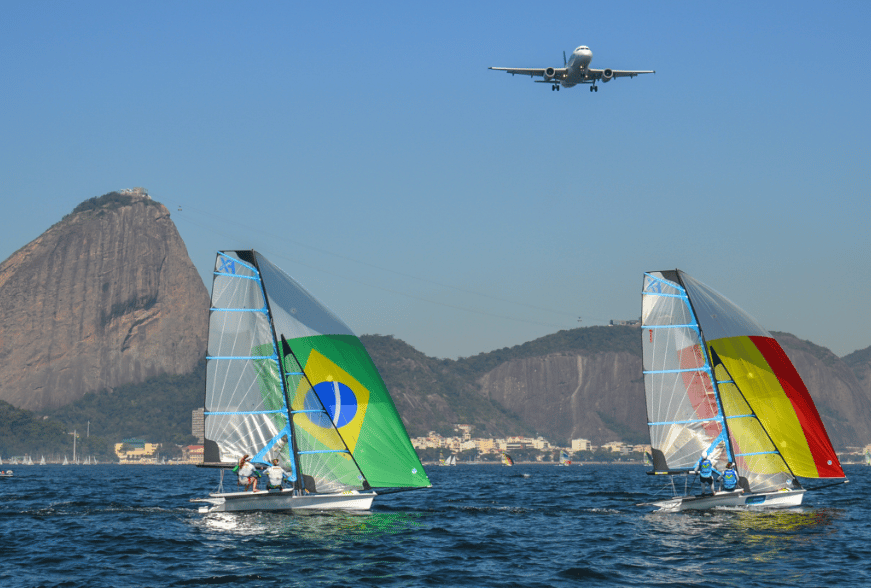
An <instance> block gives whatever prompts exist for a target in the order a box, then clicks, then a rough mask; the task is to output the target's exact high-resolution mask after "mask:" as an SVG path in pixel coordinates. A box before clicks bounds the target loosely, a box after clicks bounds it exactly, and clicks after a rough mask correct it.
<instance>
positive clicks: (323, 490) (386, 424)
mask: <svg viewBox="0 0 871 588" xmlns="http://www.w3.org/2000/svg"><path fill="white" fill-rule="evenodd" d="M204 415H205V443H204V449H203V452H204V458H203V462H204V463H203V466H205V467H209V466H211V467H221V468H229V467H233V466H234V465H236V464H237V463H238V462H239V460H240V458H242V457H243V456H244V455H246V454H247V455H250V456H251V458H250V460H251V462H252V463H253V464H254V465H255V466H266V465H271V461H272V460H273V459H278V460H279V465H280V466H281V467H282V469H284V471H285V476H286V479H287V481H288V482H289V484H290V487H286V488H282V489H280V490H272V491H268V492H267V491H261V490H258V491H257V492H224V491H223V483H222V484H221V486H220V487H219V489H218V491H217V492H214V493H211V494H210V495H209V496H208V497H207V498H197V499H194V501H195V502H205V503H208V504H209V505H210V506H204V507H202V508H200V512H216V511H245V510H288V509H316V510H326V509H349V510H367V509H369V508H370V507H371V505H372V501H373V500H374V498H375V496H376V495H377V492H376V490H380V489H387V490H386V491H389V492H395V491H399V490H406V489H415V488H425V487H430V486H431V484H430V481H429V478H428V477H427V475H426V472H425V471H424V469H423V466H422V465H421V463H420V459H418V457H417V453H416V452H415V450H414V448H413V447H412V445H411V440H410V439H409V437H408V433H407V432H406V430H405V426H404V425H403V424H402V420H401V419H400V417H399V413H398V412H397V410H396V407H395V405H394V404H393V400H392V399H391V398H390V394H389V393H388V391H387V388H386V386H385V385H384V381H383V380H382V379H381V376H380V375H379V373H378V370H377V369H376V367H375V364H374V363H373V362H372V359H371V358H370V357H369V354H368V353H367V352H366V350H365V348H364V347H363V344H362V343H361V342H360V340H359V339H358V338H357V336H356V335H355V334H354V333H353V332H352V331H351V329H350V328H349V327H348V326H347V325H346V324H345V323H344V322H342V320H341V319H339V318H338V317H337V316H336V315H335V314H333V313H332V312H331V311H330V310H328V309H327V308H326V307H324V306H323V305H322V304H321V303H319V302H318V301H317V300H315V298H314V297H313V296H312V295H311V294H309V293H308V292H307V291H306V290H305V289H303V287H302V286H301V285H299V284H298V283H297V282H296V281H294V280H293V279H292V278H291V277H290V276H288V275H287V274H285V273H284V272H283V271H281V270H280V269H279V268H278V267H276V266H275V265H273V264H272V263H271V262H269V261H268V260H267V259H266V258H265V257H264V256H263V255H261V254H260V253H258V252H256V251H253V250H252V251H219V252H218V254H217V257H216V260H215V270H214V278H213V283H212V299H211V308H210V318H209V342H208V355H207V366H206V394H205V412H204ZM222 479H223V471H222ZM382 493H384V492H382Z"/></svg>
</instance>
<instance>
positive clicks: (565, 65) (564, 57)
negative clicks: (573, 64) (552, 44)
mask: <svg viewBox="0 0 871 588" xmlns="http://www.w3.org/2000/svg"><path fill="white" fill-rule="evenodd" d="M568 64H569V63H568V61H566V52H565V51H563V67H567V66H568Z"/></svg>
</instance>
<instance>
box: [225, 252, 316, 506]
mask: <svg viewBox="0 0 871 588" xmlns="http://www.w3.org/2000/svg"><path fill="white" fill-rule="evenodd" d="M249 253H250V256H251V259H250V263H251V265H253V266H254V268H255V269H256V270H257V275H258V276H259V278H260V292H261V294H263V303H264V304H265V305H266V315H267V317H269V330H270V331H271V332H272V349H273V350H274V351H275V355H276V358H277V360H278V376H279V380H281V393H282V395H283V396H284V407H285V409H286V410H287V414H286V416H287V430H288V433H289V439H288V440H289V441H290V451H291V455H292V456H293V468H294V473H295V474H296V481H295V482H294V483H293V486H294V489H296V490H298V489H299V482H300V480H301V479H302V470H301V469H300V463H299V454H298V453H297V451H298V450H297V447H296V435H294V434H293V411H291V409H290V398H289V397H288V395H287V384H286V377H287V376H286V374H285V371H284V361H282V355H281V352H280V351H279V349H278V338H277V337H276V334H275V324H274V323H273V322H272V309H271V308H270V306H269V297H268V296H267V295H266V283H265V282H264V281H263V272H261V271H260V265H259V264H258V263H257V254H256V252H255V251H254V250H253V249H251V250H250V252H248V251H246V252H244V254H245V255H248V254H249ZM238 254H239V257H240V258H241V257H242V255H243V252H242V251H239V252H238ZM246 261H249V260H246ZM281 351H283V350H281ZM294 359H295V358H294Z"/></svg>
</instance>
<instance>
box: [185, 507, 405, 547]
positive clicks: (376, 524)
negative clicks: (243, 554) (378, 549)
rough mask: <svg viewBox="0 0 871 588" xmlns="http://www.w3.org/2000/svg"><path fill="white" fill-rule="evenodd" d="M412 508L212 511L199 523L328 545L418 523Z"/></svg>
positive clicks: (228, 530) (240, 533)
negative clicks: (316, 510) (322, 510)
mask: <svg viewBox="0 0 871 588" xmlns="http://www.w3.org/2000/svg"><path fill="white" fill-rule="evenodd" d="M421 516H422V515H421V513H416V512H371V511H369V512H344V511H336V512H304V511H300V512H293V513H290V512H243V513H212V514H208V515H205V516H203V518H202V521H201V523H200V525H202V526H203V527H205V528H207V529H210V530H212V531H218V532H221V533H230V534H234V535H238V536H250V535H256V536H260V537H265V538H274V539H282V538H293V539H295V540H301V541H306V542H311V543H314V544H319V545H321V546H328V544H329V543H336V542H345V541H359V540H366V539H367V538H377V537H381V536H384V535H395V534H398V533H402V532H404V531H406V530H409V529H411V528H414V527H419V526H420V525H421V524H422V523H421V522H420V520H419V519H420V517H421Z"/></svg>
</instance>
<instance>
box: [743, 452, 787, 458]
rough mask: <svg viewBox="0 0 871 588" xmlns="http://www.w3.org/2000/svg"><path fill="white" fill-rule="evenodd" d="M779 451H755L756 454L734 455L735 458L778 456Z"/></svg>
mask: <svg viewBox="0 0 871 588" xmlns="http://www.w3.org/2000/svg"><path fill="white" fill-rule="evenodd" d="M779 454H780V452H779V451H757V452H756V453H736V454H735V455H736V456H737V457H747V456H748V455H779Z"/></svg>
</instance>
